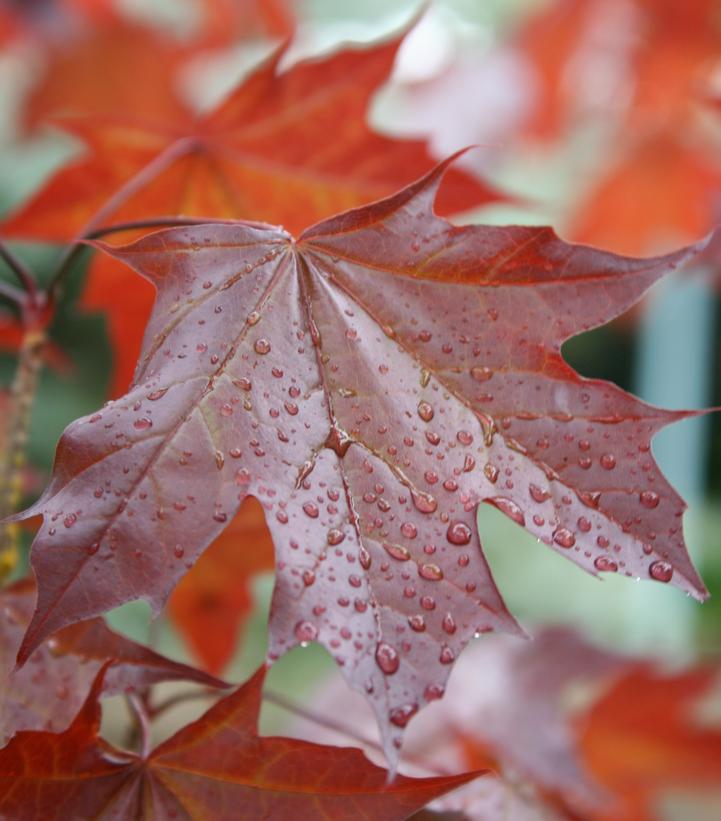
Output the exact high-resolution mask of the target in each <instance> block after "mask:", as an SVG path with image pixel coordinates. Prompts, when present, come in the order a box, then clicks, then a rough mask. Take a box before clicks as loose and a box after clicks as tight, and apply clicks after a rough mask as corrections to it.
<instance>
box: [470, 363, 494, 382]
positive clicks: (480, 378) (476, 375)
mask: <svg viewBox="0 0 721 821" xmlns="http://www.w3.org/2000/svg"><path fill="white" fill-rule="evenodd" d="M471 376H472V377H473V379H475V380H476V382H488V380H489V379H490V378H491V377H492V376H493V371H492V370H491V369H490V368H481V367H479V366H478V365H476V366H475V367H473V368H471Z"/></svg>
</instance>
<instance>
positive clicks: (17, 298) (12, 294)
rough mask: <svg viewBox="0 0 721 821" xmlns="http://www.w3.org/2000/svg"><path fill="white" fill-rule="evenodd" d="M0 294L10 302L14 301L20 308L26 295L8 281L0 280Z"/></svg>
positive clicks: (25, 299) (25, 300) (24, 301)
mask: <svg viewBox="0 0 721 821" xmlns="http://www.w3.org/2000/svg"><path fill="white" fill-rule="evenodd" d="M0 296H4V297H5V299H9V300H10V302H14V303H15V304H16V305H17V306H18V308H20V309H21V310H22V309H23V307H24V305H25V303H26V302H27V297H26V295H25V294H24V293H23V292H22V291H21V290H20V289H19V288H16V287H15V286H14V285H11V284H10V283H9V282H2V281H0Z"/></svg>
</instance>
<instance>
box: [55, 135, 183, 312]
mask: <svg viewBox="0 0 721 821" xmlns="http://www.w3.org/2000/svg"><path fill="white" fill-rule="evenodd" d="M196 145H197V141H196V140H195V139H194V138H192V137H188V138H183V139H179V140H176V141H175V142H174V143H172V144H171V145H169V146H168V147H167V148H166V149H165V150H164V151H161V153H160V154H158V156H157V157H155V158H154V159H153V160H151V161H150V162H149V163H148V164H147V165H146V166H143V168H141V169H140V171H138V173H137V174H135V176H133V177H131V178H130V179H129V180H127V181H126V182H125V183H124V184H123V185H122V186H121V187H120V188H119V189H118V190H117V191H116V192H115V193H114V194H113V195H112V197H110V199H109V200H107V202H106V203H105V204H104V205H103V206H102V207H101V208H100V209H99V210H98V211H96V213H95V214H94V215H93V217H91V219H90V220H89V221H88V222H87V223H85V225H84V227H83V228H82V229H81V230H80V231H79V232H78V237H77V238H76V239H75V240H74V242H72V243H71V244H70V245H69V246H68V248H67V250H66V251H65V253H64V254H63V256H62V258H61V260H60V263H59V264H58V268H57V270H56V271H55V274H54V275H53V277H52V279H51V281H50V285H49V286H48V293H49V295H50V299H51V301H53V302H55V300H56V299H57V295H58V291H59V290H60V286H61V285H62V281H63V279H64V277H65V276H66V275H67V273H68V271H69V270H70V268H71V267H72V266H71V263H72V260H74V259H75V255H76V249H77V248H78V243H79V242H82V240H84V239H89V238H92V237H93V236H94V234H95V232H97V231H98V229H100V228H101V226H102V224H103V222H105V220H107V219H108V218H109V217H111V216H112V215H113V214H114V213H115V212H116V211H118V209H119V208H121V207H122V206H123V205H125V204H126V203H127V201H128V200H129V199H130V198H131V197H133V196H135V194H137V193H138V192H139V191H141V190H142V189H143V188H145V186H147V185H149V184H150V183H151V182H152V181H153V180H154V179H156V178H157V177H158V176H159V175H160V174H161V173H162V172H163V171H165V169H166V168H169V167H170V166H171V165H172V164H173V163H174V162H175V161H176V160H178V159H180V158H181V157H183V156H184V155H186V154H189V153H190V152H191V151H192V150H193V149H194V148H195V147H196Z"/></svg>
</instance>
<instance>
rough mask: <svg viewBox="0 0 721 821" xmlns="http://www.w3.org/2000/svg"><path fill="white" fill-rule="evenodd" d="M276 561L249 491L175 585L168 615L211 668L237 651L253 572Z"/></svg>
mask: <svg viewBox="0 0 721 821" xmlns="http://www.w3.org/2000/svg"><path fill="white" fill-rule="evenodd" d="M273 566H274V553H273V542H272V541H271V538H270V532H269V531H268V528H267V526H266V524H265V517H264V515H263V508H262V507H261V505H260V503H259V502H258V501H256V499H253V498H251V497H249V498H248V499H247V500H246V501H245V502H244V504H243V505H242V506H241V508H240V510H239V511H238V513H237V514H236V516H235V518H234V519H233V521H232V522H231V524H230V525H229V526H228V528H227V529H226V530H224V531H223V532H222V533H221V534H220V536H219V537H218V538H217V539H216V540H215V541H214V542H213V543H212V544H211V545H210V547H208V548H207V550H206V551H205V553H203V555H202V556H201V557H200V559H199V560H198V563H197V564H196V565H195V567H193V569H192V570H191V571H190V573H188V575H187V576H185V577H183V579H182V580H181V581H180V583H179V584H178V586H177V587H176V588H175V590H174V591H173V594H172V596H171V598H170V601H169V603H168V612H169V614H170V617H171V619H172V620H173V622H174V623H175V625H176V626H177V628H178V629H179V630H180V632H181V634H182V635H183V637H184V638H185V639H186V641H187V642H188V643H189V645H190V646H191V647H192V649H193V651H194V652H195V655H196V656H197V657H198V658H199V659H200V660H201V661H202V663H203V664H204V665H205V667H206V669H208V670H209V671H210V672H213V673H219V672H220V671H221V670H222V669H223V668H224V667H225V665H226V664H227V663H228V661H230V659H231V657H232V655H233V653H234V652H235V649H236V647H237V639H238V635H239V633H240V631H241V630H242V628H243V625H244V623H245V619H246V617H247V616H248V614H249V613H250V610H251V607H252V605H253V601H252V597H251V592H250V582H251V580H252V578H253V576H254V575H256V574H257V573H260V572H262V571H264V570H271V571H272V570H273Z"/></svg>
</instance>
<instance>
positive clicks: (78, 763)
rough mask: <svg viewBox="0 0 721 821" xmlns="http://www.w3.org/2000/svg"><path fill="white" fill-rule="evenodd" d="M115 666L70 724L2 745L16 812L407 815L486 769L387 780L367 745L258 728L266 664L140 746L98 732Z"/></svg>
mask: <svg viewBox="0 0 721 821" xmlns="http://www.w3.org/2000/svg"><path fill="white" fill-rule="evenodd" d="M110 669H111V670H112V667H111V668H110ZM105 670H106V668H103V670H101V672H100V673H98V676H97V677H96V679H95V682H94V684H93V686H92V688H91V690H90V693H89V695H88V697H87V699H86V701H85V703H84V704H83V706H82V707H81V709H80V711H79V712H78V714H77V716H76V718H75V720H74V721H73V723H72V724H71V725H70V727H68V729H67V730H65V731H64V732H62V733H57V734H55V733H50V732H20V733H18V734H17V735H15V737H14V738H13V739H11V741H10V743H9V744H8V745H7V746H6V747H5V748H4V749H3V750H1V751H0V808H1V809H2V811H3V813H4V814H5V815H6V816H7V817H12V818H14V819H17V821H25V820H26V819H27V821H30V819H35V818H43V819H48V821H52V819H58V821H60V819H63V821H64V819H67V818H96V817H99V816H102V817H121V818H131V817H132V818H136V819H139V821H140V820H141V819H151V818H160V817H162V818H179V819H188V821H206V820H207V821H210V820H211V819H212V821H225V820H226V819H227V821H230V819H233V820H235V819H238V818H248V819H251V818H261V817H262V818H267V819H284V818H289V817H296V818H314V819H329V820H330V819H333V821H338V820H339V819H341V820H342V819H347V821H351V819H357V818H373V819H378V821H396V820H397V821H401V819H403V818H407V817H408V816H409V815H410V814H412V813H413V812H414V811H415V810H417V809H420V808H421V807H423V806H424V805H425V804H427V803H428V802H429V801H430V800H431V799H433V798H435V797H436V796H438V795H441V794H443V793H444V792H447V791H448V790H450V789H453V788H454V787H456V786H458V785H459V784H463V783H465V782H467V781H469V780H471V779H473V778H475V777H476V776H477V775H479V773H466V774H464V775H455V776H440V777H437V778H425V779H412V778H405V777H402V776H400V777H398V778H396V779H395V780H394V782H393V783H392V784H390V785H389V784H388V783H387V780H386V775H387V773H386V771H385V770H382V769H380V768H378V767H376V766H374V765H373V764H371V763H370V762H369V761H368V760H367V759H366V758H365V757H364V756H363V754H362V753H361V752H360V750H355V749H352V748H348V747H345V748H342V747H326V746H321V745H318V744H310V743H308V742H304V741H296V740H293V739H287V738H272V737H269V738H264V737H260V736H258V734H257V729H256V725H257V719H258V713H259V710H260V703H261V687H262V682H263V672H262V671H260V672H259V673H257V674H256V675H255V676H254V677H253V678H252V679H250V681H248V682H247V683H246V684H245V685H243V686H242V687H240V688H239V689H238V690H236V691H235V692H234V693H231V694H230V695H229V696H227V697H225V698H223V699H221V700H220V701H219V702H218V703H217V704H216V705H215V706H213V707H211V708H210V709H209V710H208V711H207V712H206V713H205V714H204V715H203V716H202V717H201V718H200V719H199V720H198V721H195V722H193V723H191V724H188V725H187V726H186V727H184V728H182V729H181V730H180V731H179V732H177V733H176V734H175V735H174V736H173V737H172V738H170V739H168V740H167V741H165V742H163V743H162V744H160V745H159V746H158V747H156V749H155V750H153V751H152V752H149V753H145V754H143V755H136V754H134V753H131V752H128V751H125V750H119V749H116V748H114V747H112V746H111V745H110V744H108V743H107V742H105V741H103V739H101V738H100V737H99V735H98V731H99V727H100V707H99V704H98V696H99V693H100V689H101V687H102V683H103V674H104V673H105Z"/></svg>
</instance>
